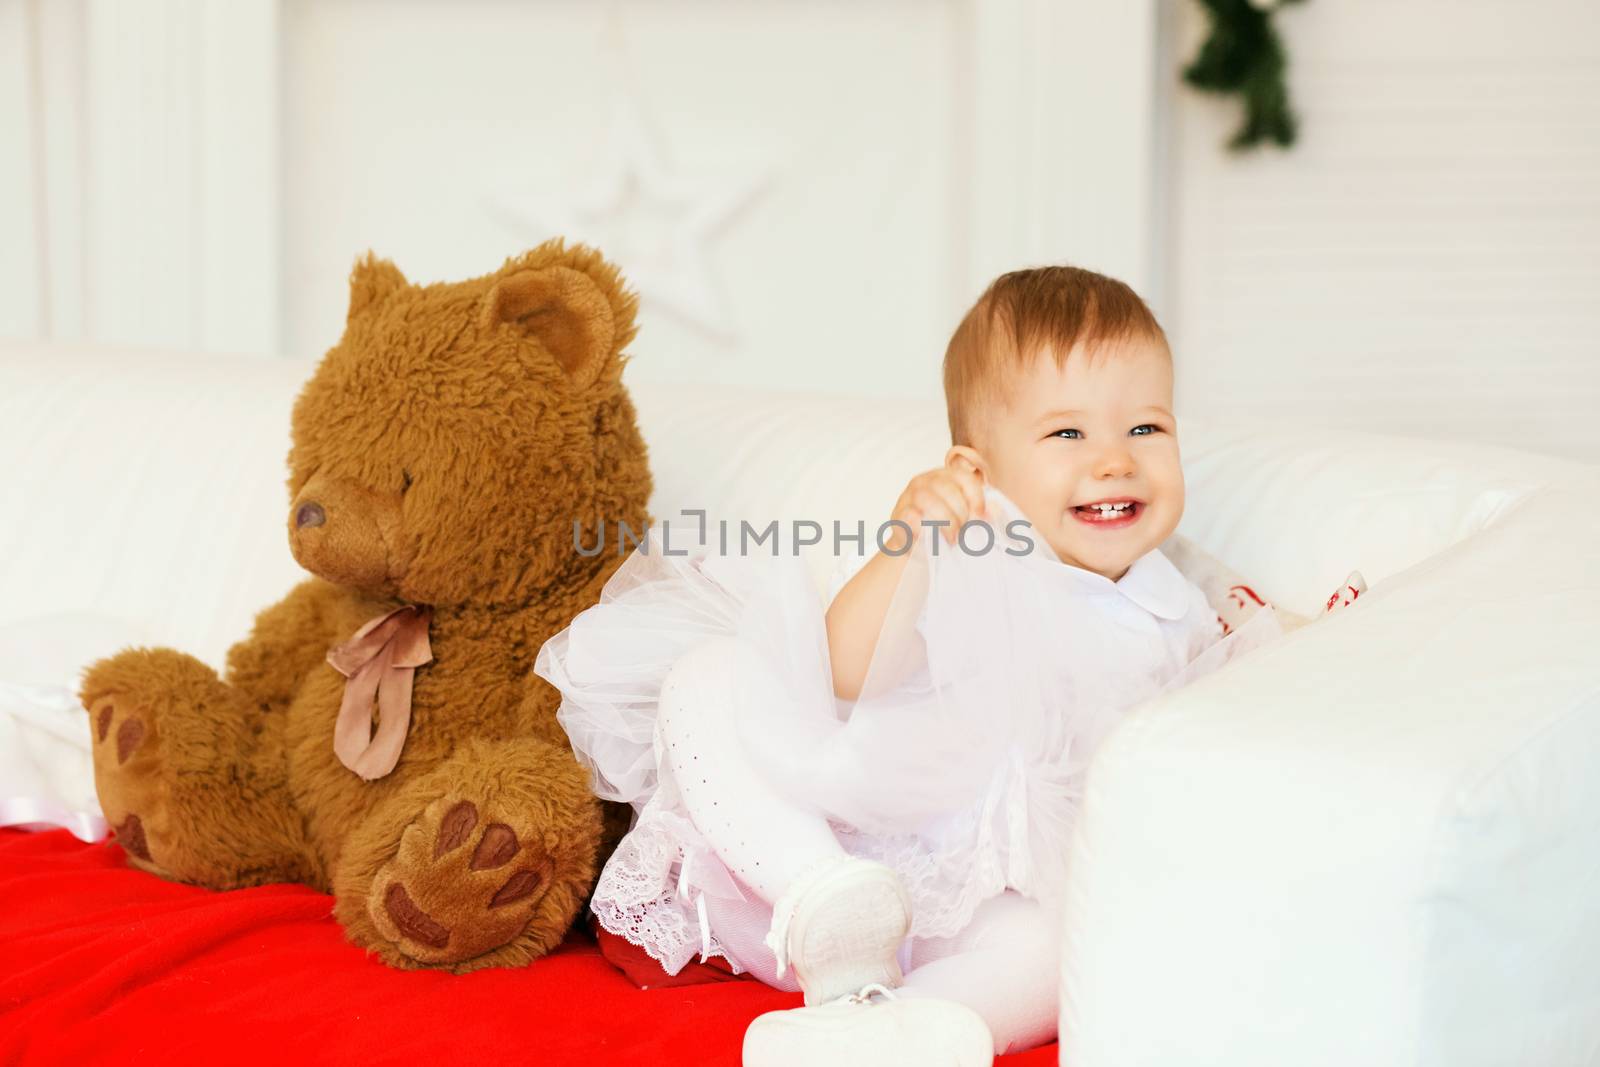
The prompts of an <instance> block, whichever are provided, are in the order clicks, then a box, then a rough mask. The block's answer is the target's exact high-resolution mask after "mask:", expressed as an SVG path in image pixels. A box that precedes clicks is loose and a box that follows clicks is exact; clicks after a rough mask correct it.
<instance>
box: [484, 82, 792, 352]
mask: <svg viewBox="0 0 1600 1067" xmlns="http://www.w3.org/2000/svg"><path fill="white" fill-rule="evenodd" d="M622 84H626V80H625V79H624V80H623V81H622ZM594 169H595V171H596V176H595V177H594V178H593V179H592V180H589V181H585V182H584V183H583V187H582V189H581V190H580V191H578V192H576V193H573V194H570V195H568V196H565V197H561V196H532V197H529V196H528V194H527V193H526V192H521V193H515V194H502V195H499V196H495V197H493V198H492V200H491V204H490V206H491V208H492V209H494V210H495V212H496V214H500V215H502V216H504V217H506V218H507V220H508V221H510V222H512V223H513V224H514V225H516V226H517V227H518V229H521V230H526V231H528V232H529V236H532V237H534V238H535V239H537V240H543V239H544V238H545V237H549V236H553V235H557V234H559V235H561V236H564V237H567V238H569V239H571V240H576V241H583V242H584V243H586V244H591V245H593V246H595V247H596V248H599V249H600V250H601V251H603V252H604V253H605V254H606V256H607V258H609V259H611V260H612V261H613V262H615V263H617V264H618V265H619V266H620V267H621V268H622V271H623V274H624V275H625V276H626V277H627V278H628V281H629V283H630V284H632V285H633V287H634V288H635V289H637V290H638V292H639V296H640V298H641V299H642V300H643V301H645V302H647V303H653V304H656V305H659V306H660V307H661V308H663V309H664V310H666V311H669V312H671V313H672V314H674V315H676V316H678V317H679V318H680V319H682V320H684V321H685V322H687V323H689V324H691V325H693V326H696V327H699V328H700V329H702V330H704V331H706V332H707V333H710V334H713V335H716V336H719V337H722V338H724V339H728V338H732V337H733V336H734V334H735V332H736V331H735V324H734V318H733V315H732V313H731V311H730V309H729V308H728V306H727V302H726V300H725V299H724V297H723V294H722V290H721V287H720V286H718V285H717V283H716V279H715V276H714V274H713V271H712V267H711V254H710V246H711V244H712V241H713V239H714V238H715V236H716V235H717V234H718V233H719V232H721V231H722V230H723V229H725V228H726V226H727V225H728V223H729V222H730V221H731V220H732V219H733V218H734V216H735V215H737V214H738V212H739V211H740V209H742V208H743V207H744V206H745V205H746V204H748V203H749V202H750V201H751V200H752V199H754V198H755V196H756V195H757V194H758V193H759V192H760V191H761V188H762V187H763V186H764V185H765V183H766V180H767V174H766V173H765V171H761V172H757V173H747V174H741V175H731V176H730V175H724V176H705V177H699V176H695V177H691V176H686V175H683V174H679V173H676V172H674V171H673V170H672V168H671V167H670V166H669V165H668V163H667V161H666V160H665V158H664V157H663V155H662V154H661V152H660V151H659V150H658V148H657V144H656V140H655V138H653V137H652V136H651V134H650V130H649V128H648V126H647V124H646V122H645V119H644V116H643V114H642V113H641V110H640V108H639V106H638V104H637V102H636V100H635V97H634V94H633V93H631V92H627V91H619V92H618V93H617V94H616V96H615V98H614V99H613V101H612V115H611V123H610V126H609V128H608V131H607V135H606V138H605V140H604V142H603V144H602V146H601V150H600V154H599V159H598V166H597V167H596V168H594Z"/></svg>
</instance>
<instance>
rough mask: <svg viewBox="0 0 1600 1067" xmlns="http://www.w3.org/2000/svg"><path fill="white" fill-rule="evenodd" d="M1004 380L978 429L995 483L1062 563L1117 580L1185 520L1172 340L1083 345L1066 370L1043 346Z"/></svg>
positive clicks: (977, 441) (976, 441)
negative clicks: (1168, 342) (1174, 411)
mask: <svg viewBox="0 0 1600 1067" xmlns="http://www.w3.org/2000/svg"><path fill="white" fill-rule="evenodd" d="M1007 378H1008V379H1009V380H1008V381H1007V382H1006V383H1005V386H1004V387H1003V389H1002V394H1001V397H1000V398H999V402H997V403H990V404H987V405H985V406H984V409H983V410H982V411H981V412H978V413H976V414H977V418H976V419H975V420H974V426H973V447H974V448H975V450H976V452H977V453H978V454H979V456H981V458H982V464H983V466H984V467H985V471H984V473H985V474H986V476H987V477H988V479H989V482H990V484H992V485H994V486H995V488H997V489H999V490H1000V491H1001V492H1002V493H1004V494H1005V495H1006V496H1007V497H1009V498H1010V499H1011V500H1012V501H1013V502H1015V503H1016V505H1017V506H1018V507H1019V508H1021V509H1022V513H1023V514H1024V515H1025V516H1026V517H1027V519H1028V521H1029V522H1030V523H1031V524H1032V527H1033V536H1036V537H1040V538H1043V539H1044V540H1045V542H1046V543H1048V544H1049V545H1050V547H1051V548H1052V549H1053V550H1054V551H1055V554H1056V555H1057V556H1058V557H1060V559H1061V560H1062V562H1064V563H1069V564H1072V565H1073V566H1076V567H1082V568H1083V569H1085V570H1090V571H1094V572H1095V573H1097V574H1101V575H1104V576H1105V577H1106V578H1109V579H1111V580H1112V581H1117V580H1119V579H1120V578H1121V577H1122V576H1123V575H1124V574H1126V573H1127V571H1128V568H1129V567H1130V566H1131V565H1132V564H1133V562H1134V561H1135V560H1137V559H1138V558H1139V557H1140V556H1142V555H1144V554H1145V553H1147V552H1149V551H1150V550H1151V549H1153V548H1156V547H1157V546H1158V545H1160V544H1161V543H1162V542H1163V541H1165V540H1166V539H1167V538H1168V537H1169V536H1171V534H1172V531H1173V530H1175V529H1176V528H1177V526H1178V520H1179V519H1180V518H1181V517H1182V515H1183V504H1184V485H1183V468H1182V466H1181V464H1180V461H1179V454H1178V424H1177V420H1176V419H1175V418H1174V417H1173V415H1172V357H1171V355H1170V354H1169V352H1168V351H1167V346H1166V344H1165V342H1164V341H1162V340H1161V339H1159V338H1153V337H1139V336H1133V337H1127V338H1123V339H1120V340H1117V341H1111V342H1102V343H1099V344H1090V345H1085V344H1083V343H1079V344H1077V345H1075V346H1074V347H1073V348H1072V349H1071V350H1070V352H1069V353H1068V356H1067V358H1066V359H1065V360H1062V361H1060V362H1059V363H1058V361H1057V360H1056V359H1055V358H1053V356H1052V353H1051V352H1050V351H1049V350H1048V349H1045V350H1044V351H1040V352H1037V353H1036V354H1035V355H1034V356H1033V357H1032V358H1031V359H1029V360H1028V361H1027V363H1026V364H1025V366H1024V367H1023V368H1022V369H1021V370H1020V371H1017V372H1014V373H1012V374H1010V375H1007ZM1095 505H1100V506H1099V507H1096V506H1095Z"/></svg>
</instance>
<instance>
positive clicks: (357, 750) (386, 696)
mask: <svg viewBox="0 0 1600 1067" xmlns="http://www.w3.org/2000/svg"><path fill="white" fill-rule="evenodd" d="M432 615H433V612H432V610H431V609H429V608H419V607H417V606H416V605H414V604H407V605H405V606H404V607H399V608H395V609H394V610H393V611H391V612H389V613H388V614H387V615H379V616H378V617H377V618H375V619H373V620H371V621H370V622H368V623H367V624H366V625H364V626H362V627H361V629H359V630H357V631H356V632H355V636H354V637H352V638H350V640H348V641H346V642H345V643H344V644H342V645H336V646H335V647H334V648H332V649H330V650H329V651H328V662H329V663H330V664H332V665H333V668H334V669H335V670H337V671H338V672H339V673H340V674H342V675H344V676H345V683H344V698H343V699H342V700H340V702H339V720H338V722H336V723H335V724H334V727H333V751H334V754H335V755H337V756H338V757H339V762H340V763H343V764H344V765H345V766H346V767H348V768H350V769H351V770H352V771H355V772H356V773H357V774H359V775H360V776H361V777H362V778H364V779H366V780H367V781H369V782H370V781H372V780H373V779H374V778H382V777H383V776H384V775H386V774H388V773H389V772H390V771H392V770H394V765H395V764H396V763H397V762H399V759H400V750H401V748H403V747H404V746H405V743H406V731H407V730H409V729H410V728H411V680H412V675H413V674H414V673H415V672H416V669H417V668H418V667H420V666H422V665H423V664H424V663H428V662H431V661H432V659H433V650H432V649H431V648H429V647H428V622H429V620H430V618H431V617H432ZM374 696H376V697H377V701H378V729H377V732H376V733H374V732H373V730H372V701H373V697H374Z"/></svg>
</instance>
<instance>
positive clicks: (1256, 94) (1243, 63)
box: [1183, 0, 1301, 151]
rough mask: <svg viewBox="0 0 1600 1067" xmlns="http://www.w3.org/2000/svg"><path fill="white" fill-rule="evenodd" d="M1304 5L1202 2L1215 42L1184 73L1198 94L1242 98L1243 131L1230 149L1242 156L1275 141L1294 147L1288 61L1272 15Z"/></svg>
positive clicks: (1265, 0) (1268, 0) (1263, 0)
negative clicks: (1285, 7) (1286, 77)
mask: <svg viewBox="0 0 1600 1067" xmlns="http://www.w3.org/2000/svg"><path fill="white" fill-rule="evenodd" d="M1299 2H1301V0H1199V3H1200V4H1201V6H1202V7H1204V8H1205V9H1206V12H1207V14H1209V15H1210V16H1211V36H1210V37H1207V38H1206V41H1205V43H1204V44H1203V45H1201V46H1200V54H1199V55H1197V56H1195V58H1194V62H1192V63H1190V64H1189V65H1188V66H1187V67H1186V68H1184V71H1183V80H1184V81H1186V82H1188V83H1189V84H1190V85H1192V86H1194V87H1195V88H1196V89H1204V90H1206V91H1208V92H1214V93H1238V94H1239V95H1240V96H1241V97H1243V98H1244V125H1243V126H1241V127H1240V128H1239V132H1238V133H1236V134H1234V135H1233V140H1231V141H1229V142H1228V147H1229V148H1232V149H1234V150H1235V151H1241V150H1243V149H1246V148H1251V147H1253V146H1255V145H1258V144H1260V143H1261V142H1262V141H1268V140H1270V141H1274V142H1276V143H1277V144H1279V145H1282V146H1284V147H1287V146H1289V145H1292V144H1294V137H1295V129H1296V119H1295V114H1294V111H1293V110H1292V109H1291V108H1290V106H1289V87H1288V85H1287V84H1285V82H1284V79H1283V75H1284V70H1285V69H1286V68H1287V67H1288V63H1289V61H1288V57H1287V56H1286V55H1285V54H1284V51H1283V42H1282V41H1281V40H1279V38H1278V33H1277V31H1276V30H1275V29H1273V27H1272V15H1273V12H1274V11H1275V10H1276V9H1277V8H1278V7H1279V6H1281V5H1282V4H1286V3H1299Z"/></svg>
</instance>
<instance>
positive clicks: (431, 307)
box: [81, 240, 651, 971]
mask: <svg viewBox="0 0 1600 1067" xmlns="http://www.w3.org/2000/svg"><path fill="white" fill-rule="evenodd" d="M636 307H637V299H636V297H635V296H634V295H633V294H632V293H630V292H628V291H627V290H626V289H625V288H624V285H623V282H622V280H621V279H620V277H619V276H618V273H617V271H616V269H615V268H614V267H613V266H611V265H610V264H608V263H607V262H605V260H603V259H602V258H601V256H600V255H599V254H598V253H596V252H594V251H592V250H590V249H587V248H583V247H581V246H574V247H571V248H567V247H564V246H563V244H562V242H561V241H559V240H556V241H551V242H548V243H546V244H544V245H541V246H540V247H539V248H537V249H535V250H533V251H532V252H529V253H527V254H526V255H524V256H522V257H520V258H517V259H513V260H510V261H508V262H507V263H506V264H505V266H503V267H501V268H500V270H498V271H496V272H495V273H493V274H489V275H486V276H485V277H482V278H475V279H473V280H471V281H465V282H458V283H454V284H438V285H427V286H414V285H410V284H408V283H407V281H406V279H405V278H404V276H402V275H401V273H400V271H399V270H397V269H396V268H395V266H394V265H393V264H392V263H389V262H387V261H384V260H379V259H375V258H373V257H371V256H370V255H369V256H368V257H367V259H366V260H364V261H363V262H361V263H359V264H358V265H357V266H356V269H355V271H354V273H353V274H352V276H351V279H350V309H349V314H348V317H347V321H346V326H345V332H344V337H343V338H342V339H341V340H340V341H339V343H338V344H337V345H336V346H334V348H332V349H331V350H330V351H329V352H328V354H327V355H326V356H325V357H324V359H323V360H322V363H321V365H320V366H319V367H318V369H317V371H316V374H315V375H314V376H313V377H312V379H311V380H310V382H309V383H307V385H306V386H305V388H304V390H303V391H302V392H301V394H300V396H299V399H298V400H297V401H296V403H295V407H294V417H293V446H292V448H291V450H290V452H289V469H290V477H289V496H290V504H289V523H288V526H289V541H290V545H291V547H292V549H293V552H294V556H295V558H296V559H297V560H298V561H299V562H300V564H301V565H302V566H304V567H305V568H306V569H307V570H308V571H310V572H311V573H312V575H313V576H314V577H312V578H310V579H308V580H307V581H305V582H302V583H301V584H300V585H299V586H297V587H296V588H295V589H294V590H293V591H292V592H290V593H289V595H288V596H287V597H285V598H284V599H283V600H282V601H281V602H279V603H278V604H276V605H274V606H272V607H270V608H267V609H266V610H265V611H263V612H262V613H261V614H260V615H259V616H258V617H257V619H256V622H255V628H254V631H253V632H252V633H251V635H250V636H249V637H248V638H247V639H246V640H244V641H242V642H240V643H239V644H237V645H235V646H233V648H232V649H231V650H230V651H229V652H228V661H227V672H226V674H225V675H224V676H223V677H221V678H219V677H218V676H217V674H216V672H215V671H214V670H212V668H210V667H208V666H206V665H205V664H204V663H201V662H200V661H199V660H197V659H195V658H193V657H192V656H188V655H185V654H184V653H181V652H175V651H172V650H170V649H145V648H140V649H129V650H126V651H124V652H122V653H120V654H118V655H116V656H113V657H112V658H110V659H106V660H102V661H100V662H99V663H96V664H94V665H92V666H91V667H89V668H88V669H87V670H86V671H85V674H84V681H83V686H82V690H81V696H82V699H83V704H84V707H85V708H86V709H87V710H88V712H89V723H90V728H91V730H92V732H93V739H94V761H95V781H96V786H97V788H98V790H99V794H100V802H101V805H102V807H103V808H104V809H105V814H106V818H107V819H108V820H109V821H110V822H111V824H112V826H113V827H114V828H115V830H116V834H117V838H118V840H119V841H120V843H121V844H122V846H123V847H124V848H125V849H126V851H127V852H128V855H129V857H130V862H132V863H133V864H135V865H136V866H138V867H141V868H143V869H144V870H147V871H151V872H153V873H155V874H158V875H161V876H162V877H164V878H170V879H173V880H176V881H181V882H191V883H194V884H196V885H203V886H209V887H211V888H214V889H229V888H234V887H238V886H247V885H255V884H258V883H262V882H275V881H297V882H304V883H306V884H308V885H311V886H315V887H317V888H318V889H321V890H323V891H330V890H331V891H332V892H333V893H334V895H335V897H336V905H335V909H334V913H335V915H336V916H337V917H338V919H339V921H340V922H341V923H342V924H343V925H344V927H345V930H346V931H347V933H348V935H349V937H350V938H351V939H352V940H353V941H355V942H356V943H357V944H360V945H363V946H366V947H367V948H369V949H371V950H373V951H375V952H377V953H378V954H379V955H381V956H382V957H383V958H384V959H385V960H387V961H388V962H389V963H391V964H394V965H396V966H401V967H419V966H421V967H440V968H446V969H449V970H454V971H467V970H472V969H475V968H478V967H487V966H498V965H515V964H521V963H525V962H527V961H528V960H531V959H533V958H535V957H536V956H539V955H541V954H543V953H545V952H547V951H549V950H550V949H551V948H553V947H554V946H555V945H556V944H557V943H558V942H560V941H561V939H562V937H563V935H564V934H565V933H566V931H567V929H568V928H569V927H570V926H571V924H572V922H573V920H574V919H575V918H576V917H577V915H578V912H579V910H580V908H581V907H582V906H583V904H584V901H585V899H586V897H587V895H588V893H589V892H590V890H591V889H592V886H593V882H594V878H595V873H596V864H597V862H598V861H599V860H600V858H601V857H600V856H599V851H600V850H601V849H602V847H603V842H604V839H605V838H606V837H607V836H608V833H607V828H608V827H609V831H610V834H611V835H613V836H614V835H617V834H620V831H621V829H622V828H623V827H622V826H620V825H618V824H617V820H616V818H615V817H612V816H610V814H609V813H607V812H603V810H602V805H601V803H600V802H599V801H598V800H597V799H596V798H595V797H594V796H593V794H592V793H591V792H590V790H589V785H588V777H587V775H586V773H585V772H584V771H583V769H582V768H580V767H579V765H578V763H577V761H576V760H575V758H574V756H573V754H572V750H571V748H570V747H569V745H568V743H567V739H566V737H565V735H564V734H563V733H562V731H561V728H560V726H559V725H558V724H557V722H556V717H555V712H556V708H557V706H558V705H559V700H560V697H559V694H558V693H557V692H556V691H555V690H554V689H553V688H551V687H550V686H549V685H548V684H547V683H546V682H544V681H543V680H542V679H539V678H537V677H536V676H534V675H533V674H532V673H531V671H530V669H529V668H530V666H531V665H532V663H533V660H534V656H535V655H536V654H537V652H538V651H539V647H540V646H541V645H542V644H543V643H544V642H545V639H546V638H548V637H549V636H551V635H552V634H554V633H556V632H558V631H559V630H561V629H562V627H564V626H566V625H567V623H568V622H569V621H570V620H571V619H572V618H573V616H575V615H576V614H578V612H580V611H581V610H583V609H584V608H585V607H587V606H589V605H590V604H593V603H595V602H596V601H597V600H598V599H599V595H600V589H601V587H602V586H603V585H604V584H605V581H606V579H607V578H608V577H609V576H610V574H611V572H612V571H614V570H615V569H616V567H617V566H618V565H619V564H620V563H621V561H622V556H621V555H619V554H618V553H617V552H616V551H615V550H611V551H601V552H594V551H593V549H594V546H595V538H596V536H598V534H597V532H596V528H597V527H598V528H599V529H600V530H605V529H611V530H616V529H619V528H620V527H619V525H618V524H620V523H627V524H628V526H629V527H630V528H631V529H633V530H636V531H643V530H644V529H646V528H647V527H648V525H649V517H648V515H647V512H646V503H647V501H648V498H649V496H650V488H651V480H650V473H649V467H648V463H647V459H646V451H645V444H644V441H643V439H642V438H641V437H640V435H639V431H638V428H637V425H636V423H635V417H634V408H633V404H632V401H631V400H630V399H629V397H628V394H627V392H626V390H624V388H623V386H622V382H621V375H622V370H623V365H624V363H625V362H626V360H627V357H626V356H624V354H623V349H624V348H625V347H626V346H627V344H628V342H629V341H630V340H632V338H633V336H634V332H635V326H634V314H635V310H636ZM575 521H576V522H581V523H582V525H583V531H584V532H583V534H582V536H581V537H580V535H579V531H577V530H575ZM580 544H581V546H582V549H583V550H582V551H580V549H579V546H580ZM195 550H196V551H201V552H203V551H204V546H196V549H195ZM330 650H331V651H330ZM374 725H376V731H375V732H374ZM624 813H625V812H624Z"/></svg>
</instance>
